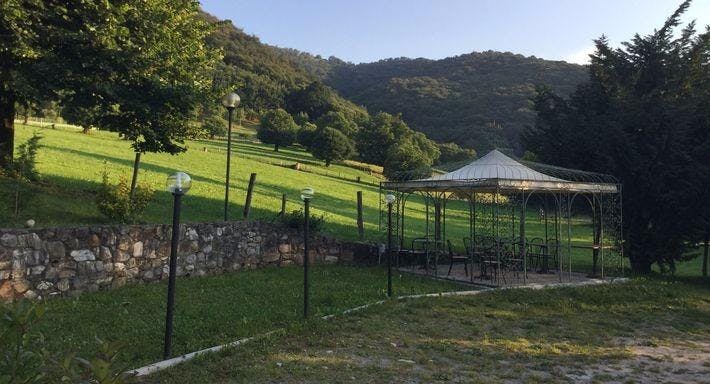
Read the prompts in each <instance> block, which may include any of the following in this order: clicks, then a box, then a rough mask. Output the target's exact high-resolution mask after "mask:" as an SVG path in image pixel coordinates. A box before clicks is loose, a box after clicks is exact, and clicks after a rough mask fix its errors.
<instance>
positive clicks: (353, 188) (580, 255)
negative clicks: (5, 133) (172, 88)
mask: <svg viewBox="0 0 710 384" xmlns="http://www.w3.org/2000/svg"><path fill="white" fill-rule="evenodd" d="M16 128H17V133H16V135H17V137H16V145H19V144H21V143H22V142H24V141H26V140H27V138H29V137H30V136H31V135H32V133H33V132H38V133H40V134H42V135H43V136H44V138H43V139H42V145H43V148H42V149H40V152H39V156H38V162H39V164H38V168H39V171H40V173H41V175H42V178H43V182H41V183H40V184H39V185H37V186H32V187H23V188H22V190H21V193H20V202H19V208H20V209H19V213H18V215H17V216H15V213H14V208H15V184H14V183H13V182H10V181H8V180H6V179H2V178H0V196H2V198H0V220H1V221H0V222H1V223H2V224H0V226H1V227H13V226H21V225H22V223H24V222H25V221H26V220H27V219H30V218H32V219H34V220H35V221H36V222H37V226H40V227H48V226H57V225H70V224H97V223H105V219H104V218H103V217H102V216H101V215H100V214H99V212H98V210H97V209H96V205H95V203H94V195H95V191H96V189H97V187H98V185H99V182H100V180H101V173H102V172H103V171H104V170H106V171H108V172H109V174H110V175H111V176H112V177H113V178H114V180H115V178H117V177H118V175H120V174H123V175H125V176H126V177H130V175H131V169H132V165H133V156H134V155H133V152H132V151H131V149H130V145H129V143H128V142H126V141H123V140H120V139H119V138H118V137H117V135H116V134H113V133H110V132H103V131H92V132H91V134H89V135H85V134H82V133H81V130H80V129H78V128H76V127H72V126H66V125H61V126H59V125H58V126H57V128H56V129H51V128H48V125H47V124H42V127H39V126H37V125H34V126H25V125H22V124H17V126H16ZM254 128H255V126H254V125H253V124H248V125H246V126H245V127H237V128H236V129H235V133H237V135H235V136H236V137H237V139H235V140H234V142H233V156H232V170H233V171H232V188H231V191H230V217H232V218H234V219H241V218H242V209H243V204H244V201H245V198H246V187H247V184H248V180H249V175H250V174H251V173H252V172H255V173H257V181H256V187H255V192H254V197H253V200H252V209H251V219H261V220H273V219H274V218H275V217H276V215H277V213H278V212H279V210H280V209H281V194H282V193H286V194H287V195H288V200H289V202H288V205H287V210H288V211H292V210H296V209H299V208H300V207H301V202H300V200H299V198H298V196H299V193H300V190H301V189H302V188H304V187H306V186H310V187H313V188H314V189H315V191H316V198H315V199H314V201H313V203H312V207H313V213H314V214H316V215H324V216H325V220H326V225H325V227H324V232H325V233H326V234H328V235H331V236H336V237H338V238H342V239H350V240H354V239H356V238H357V230H356V193H357V191H359V190H361V191H363V205H364V221H365V237H366V238H367V239H369V240H374V241H384V240H385V232H384V231H383V230H380V220H381V217H380V210H379V207H380V205H379V188H378V187H376V185H377V184H378V183H379V182H380V181H381V179H380V178H378V177H377V175H378V174H377V173H376V172H377V171H380V170H381V169H380V168H379V167H376V166H371V165H369V164H363V163H357V162H347V163H346V164H333V165H331V166H330V167H325V166H324V165H323V163H322V162H320V161H318V160H316V159H314V158H313V157H312V156H311V155H310V154H309V153H308V152H306V151H303V150H300V149H297V148H282V149H281V150H280V151H279V152H275V151H274V150H273V147H272V146H269V145H264V144H261V143H258V142H255V141H253V140H252V139H247V137H249V138H251V137H252V136H253V132H254ZM187 146H188V151H187V152H185V153H183V154H180V155H175V156H172V155H168V154H153V153H148V154H145V155H143V157H142V164H141V170H140V176H139V180H141V181H145V182H147V183H149V184H150V185H151V186H152V187H153V188H155V190H156V191H157V193H156V195H155V199H154V201H153V202H152V203H151V204H150V206H149V207H148V208H147V209H146V211H145V213H144V216H143V218H142V220H144V221H146V222H155V223H167V222H169V221H170V217H171V216H170V215H171V196H170V195H169V194H168V193H167V192H165V191H164V185H165V178H166V177H167V175H169V174H171V173H173V172H175V171H178V170H180V171H184V172H187V173H188V174H190V175H191V176H192V178H193V187H192V189H191V190H190V192H189V194H188V195H187V196H186V197H185V198H184V200H183V202H184V205H183V220H184V221H188V222H190V221H215V220H221V218H222V214H223V213H222V212H223V207H224V205H223V204H224V203H223V201H224V200H223V199H224V177H225V174H224V173H225V162H226V142H225V141H224V140H190V141H187ZM295 163H299V164H301V170H300V171H299V170H295V169H293V165H294V164H295ZM304 170H305V171H304ZM371 170H372V171H371ZM373 171H374V172H373ZM358 177H359V178H360V180H361V181H362V183H357V181H356V180H357V178H358ZM407 214H408V216H407V217H406V218H405V224H406V225H405V234H406V236H407V238H408V239H411V238H414V237H419V236H422V235H423V234H424V232H425V206H424V204H423V200H422V199H421V198H419V197H413V198H410V200H409V201H408V203H407ZM382 219H384V217H382ZM526 220H527V227H526V228H527V231H528V236H529V237H544V226H543V224H542V223H541V222H540V220H539V219H538V217H537V211H536V210H535V209H532V210H530V211H529V212H528V215H527V219H526ZM516 231H517V229H516ZM446 232H447V236H448V238H449V239H451V240H452V243H453V245H454V247H455V248H456V249H461V248H462V240H461V239H462V238H463V237H464V236H467V235H468V207H467V204H465V203H462V202H457V201H453V202H450V203H449V204H448V206H447V220H446ZM572 232H573V235H574V238H573V242H574V243H575V244H589V243H591V235H592V230H591V224H590V221H589V220H588V219H587V218H584V217H580V218H575V220H574V222H573V230H572ZM408 245H409V244H407V246H408ZM574 259H575V260H574V265H575V269H578V268H579V269H585V270H587V269H589V268H590V265H591V257H590V252H589V251H587V250H576V251H575V254H574ZM696 263H697V268H696V267H695V264H696ZM687 264H693V266H692V267H690V268H688V267H685V265H683V266H681V267H679V273H681V274H686V271H687V272H688V274H691V275H692V274H696V273H694V272H692V271H699V269H700V267H699V259H696V260H695V261H693V262H691V263H687Z"/></svg>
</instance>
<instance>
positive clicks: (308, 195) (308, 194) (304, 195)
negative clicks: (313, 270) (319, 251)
mask: <svg viewBox="0 0 710 384" xmlns="http://www.w3.org/2000/svg"><path fill="white" fill-rule="evenodd" d="M313 195H314V192H313V188H310V187H309V188H305V189H303V190H302V191H301V200H303V317H304V318H308V253H309V252H308V220H309V214H310V212H309V208H310V202H311V199H312V198H313Z"/></svg>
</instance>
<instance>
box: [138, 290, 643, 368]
mask: <svg viewBox="0 0 710 384" xmlns="http://www.w3.org/2000/svg"><path fill="white" fill-rule="evenodd" d="M628 280H629V279H627V278H616V279H611V280H600V279H592V280H585V281H580V282H575V283H552V284H530V285H520V286H512V287H501V288H482V289H478V290H475V291H452V292H441V293H426V294H421V295H408V296H398V297H396V298H395V300H398V301H403V300H416V299H423V298H427V297H452V296H473V295H479V294H482V293H484V292H490V291H502V290H509V289H531V290H538V289H546V288H561V287H581V286H586V285H601V284H612V283H625V282H627V281H628ZM386 302H387V300H380V301H375V302H372V303H369V304H365V305H361V306H359V307H355V308H350V309H346V310H345V311H343V312H341V313H339V314H337V315H326V316H323V317H321V319H323V320H330V319H332V318H334V317H335V316H341V315H347V314H350V313H354V312H359V311H362V310H364V309H367V308H370V307H373V306H376V305H382V304H384V303H386ZM281 332H285V329H284V328H279V329H275V330H273V331H269V332H266V333H262V334H260V335H256V336H252V337H247V338H244V339H240V340H237V341H233V342H231V343H227V344H222V345H217V346H214V347H210V348H206V349H201V350H199V351H195V352H191V353H187V354H184V355H181V356H178V357H173V358H172V359H168V360H163V361H159V362H157V363H153V364H149V365H146V366H145V367H141V368H136V369H133V370H130V371H127V372H126V374H128V375H131V376H146V375H150V374H151V373H155V372H158V371H162V370H164V369H167V368H170V367H173V366H176V365H178V364H180V363H184V362H186V361H190V360H192V359H194V358H196V357H198V356H201V355H204V354H208V353H214V352H219V351H221V350H223V349H225V348H232V347H238V346H240V345H242V344H245V343H248V342H250V341H254V340H258V339H263V338H265V337H269V336H272V335H274V334H277V333H281Z"/></svg>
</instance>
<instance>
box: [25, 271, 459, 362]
mask: <svg viewBox="0 0 710 384" xmlns="http://www.w3.org/2000/svg"><path fill="white" fill-rule="evenodd" d="M302 276H303V272H302V269H301V268H298V267H285V268H265V269H259V270H253V271H246V272H241V273H231V274H226V275H222V276H211V277H202V278H189V279H179V280H178V282H177V285H176V287H177V288H176V298H175V302H176V307H175V325H174V327H175V331H174V335H173V352H174V354H176V355H177V354H183V353H187V352H192V351H195V350H198V349H202V348H207V347H211V346H214V345H217V344H221V343H225V342H229V341H234V340H236V339H239V338H242V337H248V336H253V335H256V334H259V333H264V332H267V331H271V330H274V329H277V328H279V327H284V326H290V325H292V324H294V323H297V322H299V321H301V320H302V316H303V312H302V310H303V306H302V303H303V288H302V287H303V278H302ZM386 281H387V280H386V272H385V270H384V269H380V268H359V267H344V266H316V267H315V268H313V269H312V274H311V295H310V297H311V314H312V316H314V317H317V316H323V315H326V314H333V313H337V312H340V311H343V310H345V309H348V308H352V307H355V306H359V305H362V304H365V303H369V302H372V301H376V300H381V299H383V298H385V297H386V286H387V285H386ZM393 285H394V287H395V289H396V294H398V295H406V294H413V293H425V292H427V293H428V292H442V291H451V290H457V289H461V288H463V287H465V289H471V288H470V287H468V286H462V285H457V284H453V283H450V282H444V281H435V280H429V279H423V278H419V277H415V276H411V275H407V274H405V275H396V276H395V279H394V284H393ZM166 291H167V287H166V283H165V282H161V283H156V284H147V285H134V286H128V287H124V288H121V289H117V290H113V291H106V292H97V293H89V294H84V295H82V296H80V297H78V298H74V299H53V300H49V301H47V302H45V304H44V305H46V306H47V307H48V308H47V309H48V311H47V314H46V315H45V317H44V318H43V319H42V321H41V323H40V325H39V329H38V330H39V331H40V332H42V334H44V335H45V337H46V343H45V346H46V347H47V348H48V349H49V350H51V351H63V352H65V353H66V352H69V351H76V352H78V353H79V355H80V356H91V355H92V354H93V353H95V352H96V348H97V345H96V343H95V338H96V337H98V338H100V339H103V340H111V341H114V340H117V341H120V342H122V343H124V346H125V350H124V352H125V354H124V356H123V358H124V361H125V362H126V363H127V364H128V365H129V366H131V367H134V368H135V367H138V366H141V365H144V364H147V363H151V362H155V361H158V360H160V358H161V354H162V345H163V344H162V343H163V332H164V329H165V328H164V327H165V325H164V324H165V320H164V319H165V294H166Z"/></svg>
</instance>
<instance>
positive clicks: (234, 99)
mask: <svg viewBox="0 0 710 384" xmlns="http://www.w3.org/2000/svg"><path fill="white" fill-rule="evenodd" d="M240 101H241V99H240V98H239V95H237V94H236V93H234V92H230V93H228V94H226V95H224V97H223V98H222V105H223V106H224V107H225V108H227V112H228V115H229V118H228V120H229V128H228V129H227V177H226V178H225V180H224V221H227V220H229V213H228V207H229V173H230V172H229V166H230V163H231V161H232V112H234V109H235V108H237V106H239V102H240Z"/></svg>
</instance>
